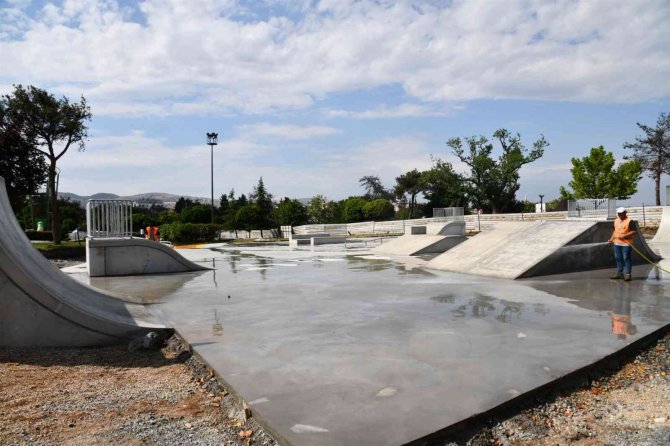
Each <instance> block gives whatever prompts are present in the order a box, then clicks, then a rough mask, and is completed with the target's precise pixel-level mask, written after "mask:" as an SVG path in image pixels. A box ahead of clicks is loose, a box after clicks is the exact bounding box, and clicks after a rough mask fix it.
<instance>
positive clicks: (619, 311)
mask: <svg viewBox="0 0 670 446" xmlns="http://www.w3.org/2000/svg"><path fill="white" fill-rule="evenodd" d="M630 286H631V285H629V284H626V285H624V284H623V283H621V282H619V283H618V284H617V288H616V289H615V291H614V300H613V302H612V314H611V317H612V333H614V334H615V335H616V336H617V338H619V339H626V337H627V336H633V335H635V334H636V333H637V327H636V326H635V325H634V324H633V322H632V320H631V304H630V301H631V289H630Z"/></svg>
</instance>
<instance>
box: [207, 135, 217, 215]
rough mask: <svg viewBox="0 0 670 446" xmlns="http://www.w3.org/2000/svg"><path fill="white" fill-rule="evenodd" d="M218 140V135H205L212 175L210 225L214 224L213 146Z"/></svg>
mask: <svg viewBox="0 0 670 446" xmlns="http://www.w3.org/2000/svg"><path fill="white" fill-rule="evenodd" d="M218 139H219V134H218V133H208V134H207V145H208V146H209V148H210V152H211V171H212V172H211V173H212V223H214V146H215V145H217V144H218V142H217V140H218Z"/></svg>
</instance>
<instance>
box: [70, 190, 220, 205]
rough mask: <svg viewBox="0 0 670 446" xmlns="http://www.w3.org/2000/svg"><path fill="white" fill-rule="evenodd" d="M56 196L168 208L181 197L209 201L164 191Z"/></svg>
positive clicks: (80, 201)
mask: <svg viewBox="0 0 670 446" xmlns="http://www.w3.org/2000/svg"><path fill="white" fill-rule="evenodd" d="M58 197H59V198H64V199H69V200H71V201H78V202H79V203H81V205H82V206H86V202H87V201H88V200H131V201H133V202H134V203H136V204H137V205H138V206H151V205H152V204H159V205H162V206H165V207H166V208H168V209H174V206H175V203H177V200H179V199H180V198H181V197H184V198H190V199H191V200H193V201H197V202H199V203H203V204H209V202H210V198H203V197H192V196H190V195H175V194H168V193H165V192H148V193H144V194H136V195H127V196H120V195H116V194H110V193H106V192H100V193H97V194H93V195H90V196H82V195H77V194H73V193H71V192H59V193H58ZM214 205H215V206H217V205H218V201H216V200H215V201H214Z"/></svg>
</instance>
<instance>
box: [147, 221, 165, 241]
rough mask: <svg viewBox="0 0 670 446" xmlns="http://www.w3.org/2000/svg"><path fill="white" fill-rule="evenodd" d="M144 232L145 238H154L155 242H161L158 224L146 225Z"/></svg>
mask: <svg viewBox="0 0 670 446" xmlns="http://www.w3.org/2000/svg"><path fill="white" fill-rule="evenodd" d="M145 231H146V232H145V233H144V238H145V239H147V240H153V241H155V242H160V241H161V235H160V232H158V226H152V225H149V226H147V227H146V229H145Z"/></svg>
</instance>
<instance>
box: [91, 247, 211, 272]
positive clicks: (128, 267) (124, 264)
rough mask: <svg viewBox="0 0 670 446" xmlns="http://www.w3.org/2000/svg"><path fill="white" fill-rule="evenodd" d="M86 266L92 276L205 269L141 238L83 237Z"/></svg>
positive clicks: (176, 253)
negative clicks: (84, 240) (84, 238)
mask: <svg viewBox="0 0 670 446" xmlns="http://www.w3.org/2000/svg"><path fill="white" fill-rule="evenodd" d="M86 265H87V268H88V274H89V275H90V276H91V277H103V276H105V277H106V276H128V275H138V274H162V273H182V272H188V271H203V270H207V269H210V268H207V267H205V266H202V265H198V264H197V263H194V262H191V261H190V260H188V259H186V258H184V257H183V256H182V255H181V254H179V253H178V252H177V251H176V250H175V249H173V248H171V247H169V246H165V245H163V244H162V243H156V242H154V241H152V240H145V239H141V238H125V239H121V238H102V239H96V238H93V239H87V240H86Z"/></svg>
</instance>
